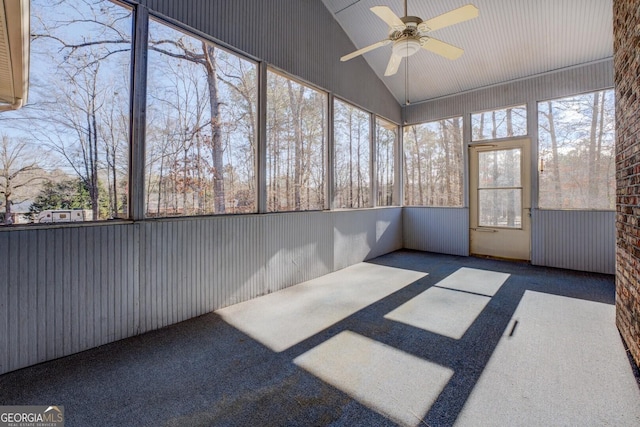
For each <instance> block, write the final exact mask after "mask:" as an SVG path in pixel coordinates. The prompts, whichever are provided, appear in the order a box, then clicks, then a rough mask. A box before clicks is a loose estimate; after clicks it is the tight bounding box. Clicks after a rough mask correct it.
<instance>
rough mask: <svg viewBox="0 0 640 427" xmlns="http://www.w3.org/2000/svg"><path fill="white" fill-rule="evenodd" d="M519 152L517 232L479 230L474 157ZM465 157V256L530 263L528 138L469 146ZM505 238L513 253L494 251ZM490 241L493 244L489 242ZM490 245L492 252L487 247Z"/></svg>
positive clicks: (489, 229) (476, 162)
mask: <svg viewBox="0 0 640 427" xmlns="http://www.w3.org/2000/svg"><path fill="white" fill-rule="evenodd" d="M510 148H520V149H521V150H522V152H521V156H520V174H521V186H522V212H521V223H522V226H521V227H520V228H511V227H499V226H497V227H492V226H480V225H479V224H478V210H479V209H478V192H479V189H478V167H479V165H478V154H479V153H481V152H485V151H496V150H507V149H510ZM468 149H469V150H468V153H469V169H468V170H469V178H468V183H469V254H470V255H480V256H489V257H494V258H506V259H517V260H525V261H530V260H531V238H532V236H531V234H532V233H531V203H532V189H531V187H532V179H531V156H532V152H531V138H528V137H516V138H509V139H504V140H503V139H501V140H500V141H491V142H484V143H482V142H481V143H476V144H470V145H469V146H468ZM498 233H500V237H497V234H498ZM505 235H507V236H508V235H511V236H509V237H508V239H514V240H511V241H516V242H518V245H516V246H514V252H513V253H509V250H501V249H500V248H498V249H496V246H497V245H498V244H497V241H498V240H499V239H505ZM492 241H493V242H492ZM490 245H494V246H493V248H491V247H489V246H490Z"/></svg>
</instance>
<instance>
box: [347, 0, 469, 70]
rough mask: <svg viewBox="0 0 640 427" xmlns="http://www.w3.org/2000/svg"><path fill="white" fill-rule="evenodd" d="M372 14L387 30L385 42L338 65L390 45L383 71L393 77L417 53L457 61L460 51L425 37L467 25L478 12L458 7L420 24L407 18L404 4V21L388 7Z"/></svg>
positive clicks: (364, 48) (356, 53) (367, 47)
mask: <svg viewBox="0 0 640 427" xmlns="http://www.w3.org/2000/svg"><path fill="white" fill-rule="evenodd" d="M371 11H372V12H373V13H375V14H376V15H377V16H378V17H379V18H380V19H382V20H383V21H384V22H386V23H387V25H388V26H389V36H388V37H387V39H385V40H382V41H379V42H377V43H374V44H372V45H369V46H366V47H363V48H362V49H359V50H356V51H355V52H352V53H350V54H348V55H344V56H343V57H342V58H340V60H341V61H348V60H350V59H352V58H355V57H357V56H360V55H362V54H364V53H367V52H370V51H372V50H374V49H377V48H379V47H382V46H386V45H388V44H390V43H393V45H392V47H391V58H390V59H389V63H388V64H387V69H386V70H385V73H384V75H385V76H392V75H394V74H396V73H397V72H398V68H399V67H400V62H401V61H402V58H407V57H409V56H411V55H414V54H415V53H416V52H418V51H419V50H420V49H425V50H428V51H430V52H433V53H435V54H437V55H440V56H442V57H444V58H447V59H450V60H454V59H458V58H459V57H460V56H461V55H462V53H463V52H464V51H463V50H462V49H461V48H459V47H457V46H453V45H451V44H449V43H445V42H443V41H440V40H438V39H434V38H433V37H431V36H430V35H428V33H430V32H431V31H434V30H438V29H440V28H444V27H448V26H450V25H454V24H458V23H460V22H464V21H468V20H469V19H473V18H475V17H477V16H478V8H477V7H475V6H474V5H472V4H468V5H466V6H462V7H459V8H457V9H454V10H452V11H449V12H447V13H444V14H442V15H439V16H436V17H435V18H431V19H428V20H426V21H423V20H422V18H420V17H418V16H408V15H407V2H406V1H405V3H404V15H405V16H404V17H402V18H400V17H398V16H397V15H396V14H395V13H393V11H392V10H391V9H389V8H388V7H387V6H374V7H372V8H371Z"/></svg>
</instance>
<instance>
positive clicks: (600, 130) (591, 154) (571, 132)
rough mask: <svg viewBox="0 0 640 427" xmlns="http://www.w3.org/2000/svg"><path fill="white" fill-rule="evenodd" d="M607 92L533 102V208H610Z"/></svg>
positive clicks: (611, 140) (611, 143)
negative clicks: (535, 119) (536, 160)
mask: <svg viewBox="0 0 640 427" xmlns="http://www.w3.org/2000/svg"><path fill="white" fill-rule="evenodd" d="M614 114H615V105H614V92H613V90H604V91H599V92H593V93H587V94H583V95H578V96H573V97H570V98H563V99H557V100H553V101H544V102H540V103H538V155H539V174H538V176H539V193H540V195H539V203H538V204H539V206H540V208H543V209H614V208H615V195H616V191H615V134H614V132H615V118H614Z"/></svg>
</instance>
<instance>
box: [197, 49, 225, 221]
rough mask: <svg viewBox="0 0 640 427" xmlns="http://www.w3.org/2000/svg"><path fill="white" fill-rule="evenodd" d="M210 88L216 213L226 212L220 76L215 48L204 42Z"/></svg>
mask: <svg viewBox="0 0 640 427" xmlns="http://www.w3.org/2000/svg"><path fill="white" fill-rule="evenodd" d="M202 51H203V53H204V57H205V68H206V70H207V86H208V88H209V106H210V108H211V146H212V147H211V157H212V158H213V159H212V160H213V193H214V196H213V197H214V211H215V213H225V211H226V209H225V192H224V162H223V157H222V156H223V153H224V150H223V147H222V130H221V128H220V127H221V126H220V102H219V100H218V78H217V75H216V59H215V48H214V47H213V46H212V45H210V44H207V43H205V42H202Z"/></svg>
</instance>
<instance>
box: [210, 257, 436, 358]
mask: <svg viewBox="0 0 640 427" xmlns="http://www.w3.org/2000/svg"><path fill="white" fill-rule="evenodd" d="M426 275H427V274H426V273H422V272H417V271H412V270H403V269H399V268H394V267H386V266H382V265H376V264H370V263H360V264H356V265H353V266H351V267H348V268H345V269H342V270H339V271H336V272H334V273H331V274H327V275H325V276H322V277H319V278H317V279H313V280H309V281H307V282H304V283H301V284H299V285H295V286H292V287H290V288H287V289H284V290H282V291H278V292H275V293H273V294H269V295H265V296H262V297H259V298H256V299H253V300H250V301H246V302H243V303H240V304H235V305H232V306H229V307H226V308H223V309H221V310H218V311H217V312H216V313H217V314H218V315H220V316H221V317H222V318H223V319H224V320H225V321H226V322H227V323H229V324H230V325H232V326H233V327H235V328H237V329H239V330H241V331H242V332H244V333H246V334H247V335H249V336H251V337H252V338H254V339H255V340H257V341H259V342H260V343H261V344H263V345H265V346H267V347H269V348H270V349H271V350H273V351H276V352H281V351H284V350H286V349H288V348H290V347H292V346H294V345H296V344H298V343H300V342H302V341H304V340H305V339H307V338H309V337H311V336H313V335H315V334H317V333H318V332H320V331H322V330H324V329H326V328H328V327H330V326H332V325H334V324H336V323H338V322H339V321H341V320H343V319H345V318H346V317H348V316H350V315H352V314H354V313H356V312H357V311H359V310H362V309H363V308H365V307H367V306H369V305H371V304H373V303H375V302H376V301H379V300H381V299H383V298H385V297H387V296H388V295H390V294H392V293H394V292H396V291H398V290H400V289H402V288H404V287H405V286H408V285H410V284H411V283H413V282H415V281H416V280H419V279H421V278H423V277H424V276H426Z"/></svg>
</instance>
